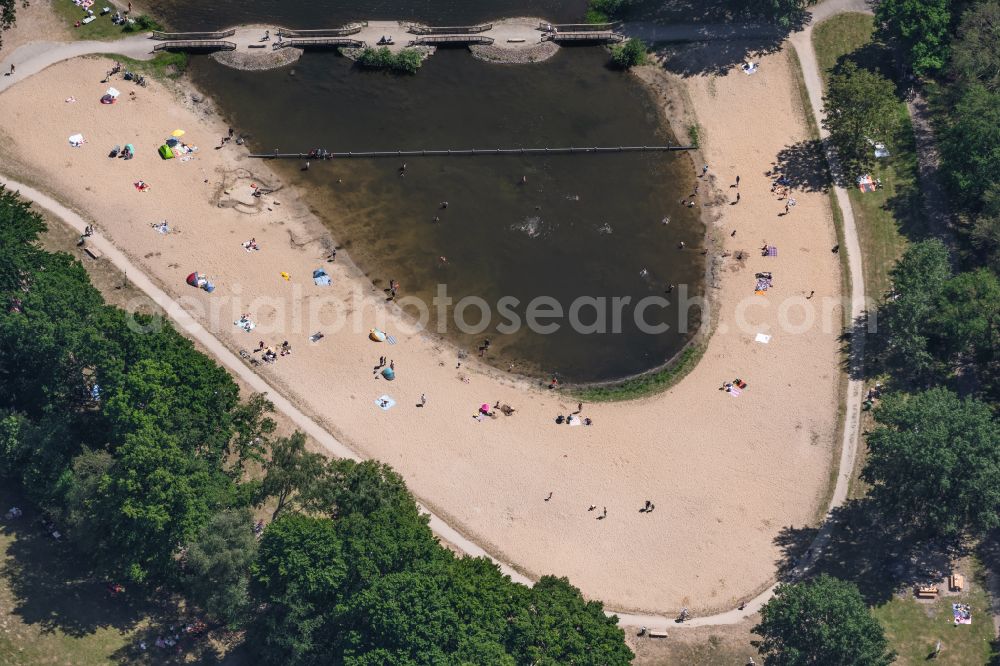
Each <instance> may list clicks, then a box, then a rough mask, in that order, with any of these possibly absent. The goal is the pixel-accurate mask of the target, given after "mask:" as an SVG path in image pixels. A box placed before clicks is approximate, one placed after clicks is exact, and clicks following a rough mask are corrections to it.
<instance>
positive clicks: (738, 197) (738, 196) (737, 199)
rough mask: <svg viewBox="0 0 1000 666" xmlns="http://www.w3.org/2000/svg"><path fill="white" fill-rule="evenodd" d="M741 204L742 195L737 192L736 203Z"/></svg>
mask: <svg viewBox="0 0 1000 666" xmlns="http://www.w3.org/2000/svg"><path fill="white" fill-rule="evenodd" d="M739 202H740V193H739V192H737V193H736V203H739Z"/></svg>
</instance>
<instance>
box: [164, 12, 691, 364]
mask: <svg viewBox="0 0 1000 666" xmlns="http://www.w3.org/2000/svg"><path fill="white" fill-rule="evenodd" d="M358 4H359V3H350V5H349V6H348V3H337V4H336V5H335V6H333V7H326V6H324V7H317V5H316V4H315V3H306V2H298V1H296V2H291V3H282V4H280V5H274V4H273V3H266V5H265V3H254V2H249V3H243V4H240V5H236V4H235V3H233V4H232V5H231V6H230V5H228V4H227V3H222V4H219V3H213V4H212V5H211V6H201V5H198V6H197V7H195V6H193V5H192V4H191V3H187V2H184V3H177V2H175V3H173V4H172V5H171V7H175V8H176V7H186V9H184V11H183V12H179V13H177V14H176V15H174V16H170V15H169V14H170V12H169V11H168V12H166V13H167V14H168V18H169V19H170V20H171V22H172V24H173V25H174V26H175V27H179V28H183V29H195V28H200V29H205V28H208V27H216V26H220V25H226V24H232V23H238V22H250V21H254V22H274V23H284V24H286V25H296V26H313V27H316V26H317V25H319V24H322V25H323V26H327V25H338V24H342V23H344V22H347V21H349V20H351V19H354V18H359V17H364V18H391V17H400V18H415V19H421V20H425V21H427V22H433V23H439V24H440V23H449V24H455V23H461V22H471V21H477V20H488V19H490V18H499V17H500V16H503V15H523V14H529V15H538V14H544V15H546V16H547V17H550V18H553V19H554V20H564V21H565V20H575V19H578V18H579V16H580V14H581V13H582V7H581V5H582V3H577V2H571V3H565V2H555V1H554V0H549V1H548V2H542V3H541V4H532V5H531V6H526V5H525V4H524V3H523V2H522V1H521V0H509V1H508V2H501V3H497V2H489V3H486V2H476V3H469V2H464V3H452V2H434V3H431V2H422V3H401V2H399V0H396V2H395V3H389V2H386V3H382V4H380V3H360V4H363V5H364V6H363V7H360V8H359V6H358ZM256 5H260V6H261V7H262V9H261V11H260V12H259V13H258V12H255V11H254V7H255V6H256ZM223 17H224V19H225V20H223ZM606 64H607V53H606V51H605V50H604V49H602V48H599V47H587V48H570V49H563V50H562V51H561V52H560V53H559V54H558V55H557V56H556V57H554V58H553V59H551V60H549V61H547V62H545V63H536V64H531V65H520V66H514V65H511V66H503V65H493V64H488V63H484V62H481V61H479V60H476V59H475V58H473V57H472V56H471V55H470V54H469V53H468V52H467V51H465V50H464V49H462V50H440V51H438V53H437V54H435V55H434V56H433V57H431V58H430V59H429V60H428V61H427V62H426V63H425V64H424V66H423V68H422V69H421V70H420V72H419V73H418V74H417V75H415V76H395V75H391V74H386V73H380V72H367V71H361V70H359V69H358V68H356V67H354V66H353V64H352V63H351V62H350V61H349V60H347V59H345V58H342V57H340V56H338V55H337V54H335V53H306V54H305V55H304V57H303V58H302V59H301V60H300V61H299V62H298V63H296V64H295V65H293V66H292V67H289V68H286V69H281V70H274V71H268V72H239V71H234V70H231V69H228V68H225V67H222V66H220V65H218V64H216V63H215V62H214V61H212V60H210V59H207V58H197V59H196V60H195V63H194V66H193V72H194V75H195V78H196V80H197V82H198V84H199V87H202V88H204V89H205V90H207V91H209V92H210V93H211V94H212V95H213V96H214V97H215V98H216V99H217V100H218V101H219V103H220V105H221V106H222V107H223V108H224V109H225V110H226V112H227V115H229V117H230V119H231V121H232V122H233V123H234V124H235V125H236V126H237V127H239V128H240V129H241V131H243V132H245V133H247V134H250V135H251V136H252V138H251V140H250V143H251V146H252V147H253V148H254V149H259V150H262V151H269V150H272V149H274V148H280V149H282V150H283V151H288V152H297V151H307V150H309V149H311V148H326V149H329V150H337V151H343V150H373V149H390V150H394V149H418V148H432V149H437V148H470V147H475V148H487V147H497V146H502V147H518V146H573V145H576V146H583V145H623V144H624V145H628V144H632V145H636V144H639V145H641V144H658V143H665V142H673V141H674V139H673V137H672V136H671V135H670V134H669V132H668V130H667V129H666V128H665V127H664V126H663V124H662V123H661V121H660V119H659V117H658V113H657V110H656V108H655V106H654V104H653V102H652V100H651V99H650V97H649V95H648V94H647V92H646V91H645V90H644V89H643V88H642V87H641V86H640V85H639V83H638V82H637V81H636V80H635V79H634V78H632V77H630V76H629V75H627V74H623V73H621V72H618V71H614V70H611V69H609V68H607V66H606ZM273 164H276V165H277V166H278V167H279V168H280V169H281V170H282V171H283V173H284V174H285V175H286V176H287V177H288V178H289V179H290V180H292V181H293V182H295V183H297V184H300V185H302V186H303V187H304V190H305V191H306V192H307V197H308V200H309V203H310V204H311V206H312V207H313V209H315V210H316V211H317V212H318V213H319V214H320V215H321V217H322V218H323V219H324V220H325V221H326V222H327V223H328V225H329V226H330V228H331V230H332V232H333V235H334V237H335V238H336V240H337V242H338V243H339V244H341V245H343V246H345V247H346V248H347V249H348V251H349V253H350V256H351V258H352V259H353V261H354V262H355V263H357V264H358V265H359V266H360V267H361V268H362V269H363V270H364V271H365V272H366V273H367V274H368V275H369V276H370V277H371V278H372V279H373V280H374V281H376V283H377V284H380V285H382V286H385V285H386V284H387V282H388V280H389V279H390V278H393V279H396V280H398V281H400V283H401V284H402V291H401V294H403V295H407V296H416V297H418V298H420V299H422V300H423V301H425V302H427V303H428V304H430V303H431V299H432V298H433V297H434V296H435V295H436V294H437V293H438V290H439V288H440V287H439V285H444V286H445V288H446V290H447V293H448V295H449V296H450V297H451V298H452V299H453V303H458V302H459V301H460V300H461V299H463V298H466V297H477V298H479V299H482V303H483V304H485V307H486V309H488V311H489V315H490V318H489V320H488V322H487V323H486V325H485V326H482V327H481V330H480V326H478V325H476V324H479V322H480V319H481V305H480V304H479V302H478V301H476V302H470V301H468V300H467V301H466V303H467V304H469V307H465V308H464V314H465V317H464V318H465V321H466V322H468V323H469V324H470V325H474V326H471V329H472V330H466V331H464V332H463V331H462V330H459V329H458V327H456V326H455V325H454V324H452V325H450V326H449V327H448V330H447V331H446V332H445V335H446V336H447V337H449V338H450V339H452V340H454V341H456V342H458V343H459V344H461V345H463V346H464V347H466V348H470V349H473V348H475V347H476V346H478V345H479V344H480V343H481V342H482V340H483V339H484V338H487V337H488V338H490V339H491V341H492V346H491V348H490V351H489V354H488V356H487V358H488V360H491V362H494V363H495V364H496V365H498V366H499V367H503V368H506V367H507V364H508V362H516V363H517V368H518V370H520V371H522V372H524V371H529V372H535V373H538V374H544V375H548V374H550V373H559V374H560V375H561V376H563V377H564V378H565V379H569V380H574V381H593V380H603V379H612V378H617V377H622V376H625V375H629V374H634V373H637V372H641V371H643V370H646V369H648V368H650V367H654V366H656V365H659V364H661V363H663V362H664V361H665V360H666V359H668V358H670V357H671V356H672V355H673V354H675V353H676V352H677V351H678V350H679V349H680V348H681V347H682V346H683V344H684V343H685V342H686V341H687V340H688V339H689V337H690V335H691V333H692V332H693V330H694V328H696V326H697V323H698V322H697V318H696V317H695V318H694V319H693V320H692V321H690V322H689V330H688V331H686V332H684V331H680V330H678V318H679V308H678V306H677V305H676V304H675V303H670V304H669V305H666V306H664V305H662V304H661V303H660V302H653V303H651V304H650V305H649V306H648V307H647V308H646V309H645V310H644V311H643V312H642V313H641V314H642V316H643V319H644V320H645V321H646V322H648V324H649V325H650V326H655V325H666V326H668V327H669V329H668V330H666V331H665V332H650V330H648V327H647V330H643V329H642V328H641V327H639V326H638V325H637V324H636V320H635V314H636V313H635V306H636V304H638V303H639V302H640V301H641V300H642V299H643V298H647V297H658V298H659V297H665V298H667V299H670V300H671V301H673V300H677V296H679V295H680V292H681V290H682V287H681V286H682V285H683V286H684V288H686V289H687V290H688V292H689V293H691V294H700V293H702V291H703V277H704V257H703V256H702V255H701V252H700V251H699V249H700V248H701V246H702V242H703V236H704V227H703V225H702V224H701V223H700V221H699V220H698V219H697V217H696V214H695V212H694V211H692V210H690V209H687V208H685V207H684V206H682V205H681V204H680V199H681V198H682V197H684V196H685V195H687V194H688V193H690V192H691V187H692V184H693V182H694V168H693V165H692V164H691V160H690V158H689V157H688V156H687V155H686V154H683V153H671V154H663V153H649V154H625V155H600V156H596V155H591V156H579V155H577V156H551V157H519V158H513V157H502V158H501V157H451V158H414V159H409V160H407V169H406V173H405V176H403V177H400V176H399V175H398V170H399V167H400V162H399V161H397V160H394V159H387V160H366V161H362V160H352V161H343V162H337V163H332V162H327V163H317V162H315V161H314V162H313V164H312V168H311V169H310V170H309V171H307V172H300V171H299V166H300V165H298V164H294V163H291V162H286V163H284V164H281V163H273ZM522 178H525V179H526V181H527V182H526V183H522ZM338 179H342V180H343V182H342V183H338ZM443 201H447V202H448V207H447V208H446V209H442V208H441V206H440V204H441V202H443ZM435 217H438V218H440V221H434V218H435ZM664 219H668V220H669V224H663V220H664ZM680 241H684V242H685V244H686V245H687V249H685V250H684V251H680V250H678V249H677V246H678V243H679V242H680ZM442 258H444V260H442ZM668 285H678V288H677V289H676V290H675V291H674V292H673V293H672V294H669V295H668V294H666V293H664V292H665V289H666V288H667V286H668ZM539 297H545V298H547V299H554V302H556V303H558V304H559V305H560V306H561V307H562V309H563V311H564V315H566V316H564V317H563V318H561V319H545V320H544V323H552V322H555V323H559V324H560V325H559V327H558V329H557V330H555V331H554V332H549V333H542V332H538V331H532V330H529V328H528V327H527V326H524V325H522V326H520V327H519V328H517V330H516V331H514V332H506V331H507V328H508V327H507V326H506V325H507V324H509V322H510V320H511V319H512V316H510V315H511V313H513V314H514V315H516V316H517V317H518V318H520V319H521V320H522V323H523V322H524V321H525V320H526V314H527V308H528V304H529V303H531V302H532V301H533V300H534V299H538V298H539ZM581 297H582V298H584V299H588V298H596V299H598V301H596V303H597V305H595V304H594V301H586V300H584V301H579V300H578V299H580V298H581ZM616 297H617V298H619V299H628V300H629V301H630V302H629V303H628V304H626V305H624V306H623V307H622V308H621V312H622V316H621V317H620V319H621V327H620V328H621V330H620V332H618V333H614V332H611V331H612V330H613V329H614V328H615V327H614V323H615V322H614V303H613V302H612V301H611V299H612V298H616ZM502 299H505V300H502ZM512 299H514V300H516V304H515V303H514V300H512ZM600 299H607V300H606V301H605V302H604V305H605V306H606V312H605V314H604V315H603V316H601V315H600V311H599V309H598V308H599V307H600V305H601V300H600ZM574 302H576V303H577V307H578V308H579V309H578V310H577V311H576V312H575V314H577V315H578V317H577V319H578V320H579V322H581V323H582V324H583V326H582V327H581V326H577V327H575V328H576V329H578V330H574V326H572V322H571V319H570V318H569V317H568V315H569V314H570V310H571V308H572V307H573V304H574ZM503 303H506V304H507V305H508V307H507V308H506V310H502V308H501V305H502V304H503ZM541 305H542V306H544V305H545V303H541ZM408 309H409V310H410V311H412V312H414V313H415V314H416V313H417V310H416V309H415V308H412V307H410V308H408ZM543 309H544V308H543ZM453 311H454V306H452V307H451V308H450V309H449V314H453V313H454V312H453ZM695 314H697V313H695ZM449 321H451V319H449ZM599 321H600V322H603V323H604V325H605V328H606V329H607V332H597V331H599V330H600V327H599V326H598V325H597V323H598V322H599ZM511 328H513V327H511Z"/></svg>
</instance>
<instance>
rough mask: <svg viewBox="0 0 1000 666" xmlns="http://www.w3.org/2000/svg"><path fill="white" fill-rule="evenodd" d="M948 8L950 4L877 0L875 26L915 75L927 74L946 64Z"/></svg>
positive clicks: (936, 0) (947, 1) (943, 0)
mask: <svg viewBox="0 0 1000 666" xmlns="http://www.w3.org/2000/svg"><path fill="white" fill-rule="evenodd" d="M951 7H952V3H951V0H880V2H879V3H878V4H877V5H875V26H876V28H877V29H879V31H880V32H881V33H882V34H883V35H884V36H886V37H887V38H888V39H889V40H890V41H893V42H895V43H896V44H898V45H899V47H900V48H901V49H902V51H903V52H904V53H905V54H906V57H907V61H908V62H909V63H910V65H911V67H912V68H913V72H914V73H915V74H917V75H923V74H928V73H931V72H936V71H937V70H939V69H941V68H942V67H944V65H945V62H946V60H947V57H948V40H949V38H950V28H951V21H952V15H951Z"/></svg>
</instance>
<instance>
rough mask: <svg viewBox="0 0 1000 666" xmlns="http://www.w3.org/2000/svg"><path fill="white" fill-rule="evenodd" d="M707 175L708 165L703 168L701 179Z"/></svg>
mask: <svg viewBox="0 0 1000 666" xmlns="http://www.w3.org/2000/svg"><path fill="white" fill-rule="evenodd" d="M707 175H708V165H707V164H706V165H705V166H703V167H702V168H701V176H699V178H704V177H705V176H707Z"/></svg>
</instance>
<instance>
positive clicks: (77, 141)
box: [69, 134, 87, 148]
mask: <svg viewBox="0 0 1000 666" xmlns="http://www.w3.org/2000/svg"><path fill="white" fill-rule="evenodd" d="M86 142H87V140H86V139H84V138H83V135H82V134H74V135H72V136H71V137H70V138H69V145H71V146H73V147H74V148H79V147H80V146H82V145H83V144H85V143H86Z"/></svg>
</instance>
